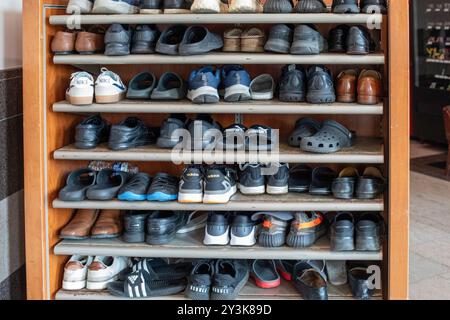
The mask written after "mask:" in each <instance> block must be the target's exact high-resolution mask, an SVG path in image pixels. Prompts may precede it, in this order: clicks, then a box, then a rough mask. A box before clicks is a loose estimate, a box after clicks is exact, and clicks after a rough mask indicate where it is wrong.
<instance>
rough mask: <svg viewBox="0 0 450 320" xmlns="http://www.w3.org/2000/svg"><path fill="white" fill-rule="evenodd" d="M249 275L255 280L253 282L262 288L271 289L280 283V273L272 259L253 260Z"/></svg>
mask: <svg viewBox="0 0 450 320" xmlns="http://www.w3.org/2000/svg"><path fill="white" fill-rule="evenodd" d="M250 275H251V276H252V278H253V280H255V284H256V285H257V286H258V287H260V288H263V289H272V288H276V287H279V286H280V285H281V279H280V275H279V274H278V272H277V270H276V267H275V262H274V261H273V260H255V261H253V263H252V266H251V271H250Z"/></svg>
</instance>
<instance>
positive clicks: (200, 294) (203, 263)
mask: <svg viewBox="0 0 450 320" xmlns="http://www.w3.org/2000/svg"><path fill="white" fill-rule="evenodd" d="M213 276H214V262H213V261H209V260H199V261H197V262H195V264H194V267H193V268H192V271H191V274H190V275H189V277H188V285H187V288H186V291H185V292H184V295H185V296H186V298H188V299H191V300H209V295H210V292H211V284H212V281H213Z"/></svg>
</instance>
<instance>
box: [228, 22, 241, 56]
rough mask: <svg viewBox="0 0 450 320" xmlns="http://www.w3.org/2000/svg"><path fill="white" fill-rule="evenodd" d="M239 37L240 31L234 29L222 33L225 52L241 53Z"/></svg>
mask: <svg viewBox="0 0 450 320" xmlns="http://www.w3.org/2000/svg"><path fill="white" fill-rule="evenodd" d="M241 35H242V29H239V28H234V29H228V30H226V31H225V33H224V46H223V51H225V52H240V51H241Z"/></svg>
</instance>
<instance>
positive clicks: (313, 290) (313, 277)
mask: <svg viewBox="0 0 450 320" xmlns="http://www.w3.org/2000/svg"><path fill="white" fill-rule="evenodd" d="M293 280H294V286H295V288H296V289H297V290H298V292H300V294H301V295H302V297H303V299H305V300H328V285H327V276H326V274H325V262H324V261H320V260H319V261H316V260H303V261H300V262H298V263H297V264H296V265H295V266H294V272H293Z"/></svg>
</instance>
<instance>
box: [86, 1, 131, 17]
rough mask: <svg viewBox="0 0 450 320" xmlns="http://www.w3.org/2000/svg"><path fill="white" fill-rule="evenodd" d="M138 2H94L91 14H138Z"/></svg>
mask: <svg viewBox="0 0 450 320" xmlns="http://www.w3.org/2000/svg"><path fill="white" fill-rule="evenodd" d="M139 10H140V9H139V1H138V0H95V3H94V8H93V9H92V12H93V13H105V14H135V13H139Z"/></svg>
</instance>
